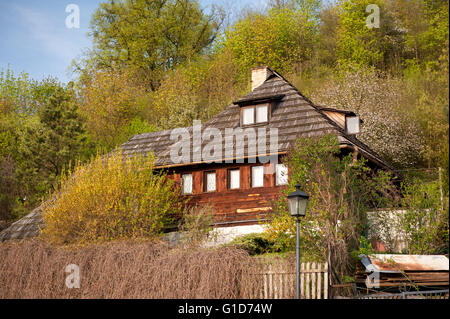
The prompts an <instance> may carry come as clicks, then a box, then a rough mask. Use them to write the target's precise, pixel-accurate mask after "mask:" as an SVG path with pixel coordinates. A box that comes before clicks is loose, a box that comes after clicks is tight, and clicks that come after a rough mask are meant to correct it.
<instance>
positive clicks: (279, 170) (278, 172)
mask: <svg viewBox="0 0 450 319" xmlns="http://www.w3.org/2000/svg"><path fill="white" fill-rule="evenodd" d="M283 171H284V172H285V175H284V176H282V175H281V174H282V173H283ZM288 172H289V171H288V167H287V166H286V165H284V164H276V167H275V185H277V186H282V185H287V184H288ZM281 178H283V179H284V181H282V180H281Z"/></svg>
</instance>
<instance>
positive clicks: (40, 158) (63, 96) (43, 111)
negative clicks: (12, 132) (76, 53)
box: [16, 82, 93, 206]
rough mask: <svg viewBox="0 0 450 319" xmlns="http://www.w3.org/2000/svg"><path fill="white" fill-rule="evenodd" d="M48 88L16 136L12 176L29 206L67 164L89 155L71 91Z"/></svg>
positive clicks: (57, 85) (83, 130) (88, 142)
mask: <svg viewBox="0 0 450 319" xmlns="http://www.w3.org/2000/svg"><path fill="white" fill-rule="evenodd" d="M52 86H53V87H52V92H51V93H49V95H48V99H47V100H46V101H45V102H44V103H43V105H42V106H41V107H40V109H39V110H38V112H37V114H36V115H34V116H33V117H32V118H30V119H29V120H28V121H27V122H26V123H25V125H24V126H23V127H22V128H21V129H20V131H19V133H18V134H19V138H18V144H19V148H18V157H17V171H16V176H17V178H18V180H19V183H20V184H21V185H23V187H24V190H25V191H26V193H28V196H29V201H30V204H31V203H32V202H33V203H34V204H36V203H37V201H38V200H39V197H40V196H43V195H44V194H45V192H46V191H47V190H48V189H49V188H50V187H51V186H52V185H53V183H54V182H55V181H56V180H57V178H58V176H59V175H60V173H61V171H62V169H63V168H64V167H65V166H67V165H69V164H70V162H71V161H74V160H76V159H86V158H87V156H89V155H90V154H91V153H92V152H93V148H92V144H91V142H90V140H89V137H88V135H87V133H86V129H85V126H86V125H85V123H84V121H83V119H82V118H81V116H80V114H79V113H78V106H77V104H76V101H75V97H74V92H73V90H72V88H71V87H70V86H67V87H64V86H61V85H60V84H59V83H56V82H52ZM30 195H31V196H30ZM33 199H34V201H33ZM33 206H34V205H33Z"/></svg>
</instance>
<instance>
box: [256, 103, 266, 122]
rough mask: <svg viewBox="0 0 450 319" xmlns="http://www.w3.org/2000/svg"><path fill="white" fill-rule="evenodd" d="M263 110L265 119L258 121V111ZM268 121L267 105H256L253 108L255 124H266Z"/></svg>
mask: <svg viewBox="0 0 450 319" xmlns="http://www.w3.org/2000/svg"><path fill="white" fill-rule="evenodd" d="M263 108H265V109H266V111H265V114H266V116H265V119H264V121H258V110H261V109H263ZM268 121H269V105H268V104H261V105H256V107H255V123H257V124H259V123H267V122H268Z"/></svg>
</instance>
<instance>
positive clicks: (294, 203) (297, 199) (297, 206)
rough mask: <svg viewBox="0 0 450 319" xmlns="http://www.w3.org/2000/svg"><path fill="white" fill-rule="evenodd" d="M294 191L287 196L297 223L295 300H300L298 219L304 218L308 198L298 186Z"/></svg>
mask: <svg viewBox="0 0 450 319" xmlns="http://www.w3.org/2000/svg"><path fill="white" fill-rule="evenodd" d="M295 188H296V190H295V191H294V192H292V193H290V194H289V195H288V196H287V199H288V204H289V212H290V214H291V216H292V217H294V218H295V219H296V221H297V245H296V258H297V262H296V266H297V269H296V270H297V290H296V291H297V299H300V217H303V216H305V213H306V205H307V204H308V199H309V196H308V195H307V194H306V193H304V192H302V191H301V190H300V184H298V183H297V185H295Z"/></svg>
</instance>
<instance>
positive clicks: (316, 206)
mask: <svg viewBox="0 0 450 319" xmlns="http://www.w3.org/2000/svg"><path fill="white" fill-rule="evenodd" d="M339 154H340V151H339V148H338V142H337V139H336V137H334V136H324V137H321V138H314V139H299V140H298V141H297V144H296V146H295V148H294V149H293V150H292V151H291V152H290V154H289V155H288V159H287V162H286V164H287V165H288V167H289V170H290V181H289V188H288V189H286V190H285V191H283V196H280V199H279V201H278V202H277V203H276V205H275V210H274V215H273V216H272V219H271V221H270V223H269V226H268V229H267V234H268V236H269V238H270V239H272V240H275V241H279V240H281V242H282V243H283V245H284V246H285V247H295V234H296V230H295V221H294V219H293V218H292V217H291V216H290V215H289V210H288V207H287V200H286V196H287V194H288V193H289V192H292V191H293V190H294V189H295V188H294V185H295V184H296V183H297V182H298V183H300V185H302V190H303V191H305V192H306V193H307V194H309V196H310V198H309V201H308V208H307V212H306V217H304V218H303V219H302V220H301V223H300V229H301V232H300V234H301V245H302V247H303V248H302V251H305V252H306V253H307V254H310V255H311V257H312V259H320V260H328V261H329V262H330V263H331V264H332V265H333V267H334V269H335V270H336V271H337V272H338V273H340V274H346V273H348V271H349V269H350V267H351V265H352V262H351V260H350V259H349V255H350V253H351V251H352V250H354V249H357V246H358V239H359V238H360V236H361V234H362V232H363V230H364V225H365V224H366V216H365V212H366V211H367V210H368V208H369V207H372V208H373V207H377V206H378V205H383V206H384V205H385V201H386V200H387V199H388V198H389V197H392V196H393V195H394V194H395V187H393V185H392V184H391V183H390V178H389V176H386V173H383V172H379V173H378V174H375V173H373V172H371V171H370V170H369V168H368V167H367V166H366V165H365V162H364V160H359V159H357V158H356V157H355V156H354V154H349V155H346V156H342V155H339Z"/></svg>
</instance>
